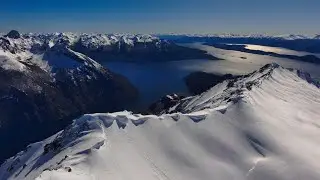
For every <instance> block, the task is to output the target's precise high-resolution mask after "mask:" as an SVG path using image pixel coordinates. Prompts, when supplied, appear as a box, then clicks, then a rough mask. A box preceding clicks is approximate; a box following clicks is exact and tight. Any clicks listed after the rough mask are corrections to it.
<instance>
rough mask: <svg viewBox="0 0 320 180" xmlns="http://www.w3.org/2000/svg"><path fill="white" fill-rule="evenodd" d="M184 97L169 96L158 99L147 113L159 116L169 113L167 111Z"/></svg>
mask: <svg viewBox="0 0 320 180" xmlns="http://www.w3.org/2000/svg"><path fill="white" fill-rule="evenodd" d="M183 98H184V96H179V95H177V94H170V95H166V96H164V97H162V98H160V99H159V100H158V101H157V102H155V103H153V104H152V105H151V106H150V107H149V113H151V114H156V115H161V114H165V113H168V112H169V109H170V108H171V107H173V106H174V105H176V104H178V103H179V102H180V101H181V100H182V99H183Z"/></svg>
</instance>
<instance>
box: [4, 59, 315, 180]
mask: <svg viewBox="0 0 320 180" xmlns="http://www.w3.org/2000/svg"><path fill="white" fill-rule="evenodd" d="M317 86H318V87H317ZM180 106H181V107H182V108H183V109H182V111H184V112H182V113H174V114H165V115H162V116H154V115H149V116H143V115H136V114H131V113H129V112H118V113H111V114H91V115H84V116H83V117H81V118H79V119H77V120H75V121H74V123H73V124H72V125H70V126H69V127H67V128H66V129H65V130H64V131H61V132H60V133H58V134H56V135H54V136H52V137H50V138H48V139H46V140H44V141H41V142H38V143H34V144H31V145H29V146H28V147H27V148H26V149H25V150H24V151H22V152H20V153H19V154H17V155H16V156H14V157H12V158H10V159H8V160H7V161H6V162H5V163H4V164H2V165H1V167H0V179H37V180H49V179H57V180H58V179H68V180H72V179H77V180H81V179H83V180H86V179H133V180H134V179H137V180H141V179H148V180H151V179H171V180H180V179H181V180H182V179H183V180H189V179H190V180H191V179H201V180H205V179H219V180H224V179H228V180H229V179H237V180H241V179H262V180H270V179H272V180H278V179H279V180H280V179H281V180H283V179H286V180H294V179H308V180H312V179H314V180H316V179H319V178H320V172H319V169H320V163H319V161H318V160H319V159H320V140H319V138H318V137H319V135H320V129H319V127H320V122H319V119H320V113H319V111H318V110H319V109H320V89H319V84H317V83H316V82H314V81H313V80H312V79H310V78H309V76H308V75H307V74H304V73H302V72H299V71H295V70H287V69H284V68H282V67H280V66H278V65H276V64H271V65H267V66H265V67H263V68H261V69H260V70H258V71H256V72H253V73H251V74H249V75H247V76H242V77H240V78H238V79H236V80H234V81H226V82H224V83H221V84H219V85H217V86H215V87H213V88H212V89H210V90H208V91H207V92H205V93H203V94H201V95H199V96H195V97H192V98H189V99H187V100H186V101H185V102H184V104H181V105H180Z"/></svg>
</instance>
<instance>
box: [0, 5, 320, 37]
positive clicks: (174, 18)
mask: <svg viewBox="0 0 320 180" xmlns="http://www.w3.org/2000/svg"><path fill="white" fill-rule="evenodd" d="M319 7H320V0H157V1H156V0H104V1H103V0H86V1H84V0H78V1H75V0H52V1H49V0H24V1H17V0H10V1H8V0H7V1H3V2H1V11H0V23H1V26H0V31H2V32H6V31H8V30H10V29H17V30H19V31H22V32H56V31H75V32H106V33H112V32H119V33H241V34H247V33H268V34H288V33H300V34H316V33H320V19H319V17H320V10H319Z"/></svg>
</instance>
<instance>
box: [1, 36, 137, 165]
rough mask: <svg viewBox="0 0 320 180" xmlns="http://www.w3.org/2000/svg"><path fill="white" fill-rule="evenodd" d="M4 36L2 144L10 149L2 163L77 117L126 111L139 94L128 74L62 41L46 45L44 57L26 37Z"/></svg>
mask: <svg viewBox="0 0 320 180" xmlns="http://www.w3.org/2000/svg"><path fill="white" fill-rule="evenodd" d="M3 40H7V41H8V42H6V41H3V42H4V43H6V45H7V46H1V48H0V51H2V52H4V53H3V54H5V55H4V56H3V57H0V60H1V66H0V82H1V83H0V114H1V117H0V144H6V148H3V149H0V161H1V160H3V159H4V158H8V157H9V156H11V155H13V154H14V153H16V152H17V151H18V150H19V149H21V148H22V147H23V146H25V145H26V144H29V143H31V142H35V141H38V140H40V139H42V138H44V137H47V136H49V135H50V134H52V133H55V132H57V131H59V130H61V129H62V128H64V127H65V126H66V125H67V124H69V123H71V120H72V119H74V118H75V117H78V116H80V115H82V114H85V113H94V112H113V111H119V110H123V109H124V108H126V107H127V104H130V103H133V102H134V101H135V100H136V99H137V97H138V91H137V90H136V88H135V87H133V85H132V84H131V83H130V82H129V81H128V80H127V79H126V78H124V77H123V76H121V75H118V74H115V73H113V72H110V71H109V70H107V69H105V68H104V67H102V66H101V65H100V64H98V63H97V62H95V61H94V60H92V59H90V58H88V57H86V56H85V55H83V54H80V53H77V52H74V51H72V50H70V49H69V48H68V47H67V46H66V45H63V43H59V44H56V45H55V46H53V47H47V48H48V49H47V50H45V52H44V54H43V56H41V57H42V59H40V60H39V59H36V58H35V57H33V56H35V54H33V53H32V52H30V51H29V50H30V49H28V48H27V47H28V46H26V44H27V43H28V41H27V40H22V42H20V41H19V42H18V43H17V42H15V41H14V40H12V39H6V38H3ZM10 41H12V42H10ZM4 47H8V48H13V50H14V51H10V49H8V48H7V49H4ZM20 47H25V48H20ZM25 54H27V55H25ZM47 54H50V55H51V56H50V55H47ZM6 55H7V56H6ZM39 61H41V63H39ZM37 63H38V64H37ZM46 63H48V65H47V66H42V64H46ZM66 64H72V65H73V66H69V65H68V66H67V65H66ZM74 64H76V65H74ZM8 65H10V66H8Z"/></svg>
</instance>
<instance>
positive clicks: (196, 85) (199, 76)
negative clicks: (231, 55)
mask: <svg viewBox="0 0 320 180" xmlns="http://www.w3.org/2000/svg"><path fill="white" fill-rule="evenodd" d="M233 78H235V76H233V75H232V74H225V75H216V74H210V73H206V72H194V73H191V74H189V75H188V76H186V77H185V78H184V80H185V83H186V85H187V87H188V89H189V91H190V93H191V94H193V95H198V94H201V93H203V92H205V91H207V90H208V89H210V88H211V87H213V86H215V85H217V84H219V83H221V82H223V81H224V80H227V79H233Z"/></svg>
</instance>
